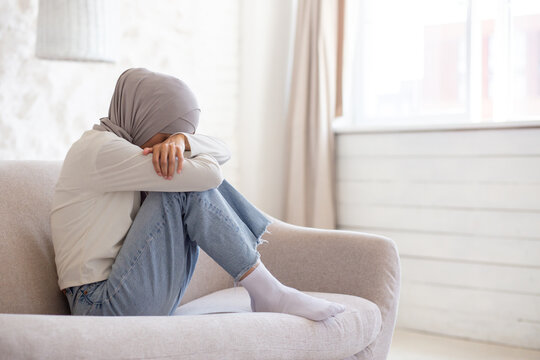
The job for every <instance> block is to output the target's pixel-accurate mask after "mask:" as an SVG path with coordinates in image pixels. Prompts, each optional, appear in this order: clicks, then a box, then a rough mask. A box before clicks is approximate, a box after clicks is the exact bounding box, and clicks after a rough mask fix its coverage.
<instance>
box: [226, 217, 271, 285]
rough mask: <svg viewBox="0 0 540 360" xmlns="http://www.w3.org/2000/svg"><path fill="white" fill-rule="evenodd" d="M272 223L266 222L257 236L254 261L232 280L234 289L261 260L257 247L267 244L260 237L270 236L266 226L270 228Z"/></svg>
mask: <svg viewBox="0 0 540 360" xmlns="http://www.w3.org/2000/svg"><path fill="white" fill-rule="evenodd" d="M272 223H273V221H270V220H267V223H266V225H265V226H264V229H263V231H261V233H260V235H259V236H257V241H256V242H255V254H256V259H255V261H254V262H253V263H252V264H250V265H247V266H246V267H244V268H243V269H242V270H241V271H240V273H239V274H238V275H237V276H236V277H235V278H234V279H233V286H234V287H237V286H238V285H239V284H240V278H241V277H242V276H243V275H244V274H245V273H246V272H247V271H248V270H249V269H251V268H252V267H253V266H255V264H256V263H257V262H258V261H259V259H260V258H261V254H260V253H259V251H257V247H258V246H259V245H260V244H263V243H268V240H265V239H263V238H262V236H263V235H264V234H266V233H268V234H271V232H270V231H268V226H270V225H271V224H272Z"/></svg>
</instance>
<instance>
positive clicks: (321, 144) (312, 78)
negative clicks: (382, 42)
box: [284, 0, 342, 229]
mask: <svg viewBox="0 0 540 360" xmlns="http://www.w3.org/2000/svg"><path fill="white" fill-rule="evenodd" d="M338 8H339V1H334V0H298V8H297V18H296V34H295V42H294V55H293V67H292V74H291V85H290V86H291V87H290V99H289V106H288V114H287V126H288V132H287V135H288V138H287V150H288V155H289V156H288V159H289V161H288V165H287V170H286V192H285V197H286V198H285V211H284V214H285V220H286V221H287V222H290V223H293V224H297V225H301V226H309V227H319V228H329V229H332V228H335V226H336V214H335V212H336V210H335V209H336V205H335V202H336V201H335V185H334V184H335V165H334V163H335V161H334V158H335V156H334V136H333V133H332V127H331V123H332V120H333V119H334V116H335V113H336V83H337V75H336V71H337V59H338V54H337V50H338V35H339V31H338V18H339V17H338V14H339V11H338ZM341 36H342V34H341ZM340 69H341V66H340Z"/></svg>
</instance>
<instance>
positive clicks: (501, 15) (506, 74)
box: [332, 0, 540, 132]
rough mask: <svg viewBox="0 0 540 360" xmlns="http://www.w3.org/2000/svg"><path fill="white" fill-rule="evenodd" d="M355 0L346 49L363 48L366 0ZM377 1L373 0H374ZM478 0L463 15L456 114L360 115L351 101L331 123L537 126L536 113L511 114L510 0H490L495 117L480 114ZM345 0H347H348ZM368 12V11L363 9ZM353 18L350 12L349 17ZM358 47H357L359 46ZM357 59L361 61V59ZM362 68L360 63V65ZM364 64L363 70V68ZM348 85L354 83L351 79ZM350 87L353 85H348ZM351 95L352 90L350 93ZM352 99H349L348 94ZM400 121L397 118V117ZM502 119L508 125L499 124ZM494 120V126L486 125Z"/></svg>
mask: <svg viewBox="0 0 540 360" xmlns="http://www.w3.org/2000/svg"><path fill="white" fill-rule="evenodd" d="M353 1H358V3H359V5H358V7H357V8H356V9H357V10H360V15H357V16H354V17H353V18H352V19H354V21H357V22H358V24H360V25H356V26H355V27H354V29H355V30H356V36H358V38H357V39H356V40H355V43H354V45H353V47H352V49H350V51H355V52H361V51H362V50H363V48H364V46H365V45H364V41H363V38H364V29H363V26H362V25H361V24H362V23H363V21H364V17H365V16H366V14H365V11H363V10H364V4H365V1H366V0H353ZM373 1H376V0H373ZM480 1H481V0H467V4H466V7H467V16H466V24H465V26H466V29H465V34H466V43H465V45H466V61H465V66H466V68H465V73H466V84H467V86H466V90H465V93H466V96H465V112H456V113H454V114H442V113H441V114H436V115H418V116H403V117H376V118H364V117H362V116H363V115H360V114H358V115H357V114H355V111H354V110H353V111H352V112H351V108H352V106H348V109H347V110H349V113H346V112H345V111H344V114H343V115H342V116H340V117H337V118H336V119H335V120H334V121H333V123H332V127H333V128H334V130H336V132H343V131H353V130H355V129H358V130H362V129H365V130H366V131H374V130H377V129H379V128H380V129H381V130H382V131H384V129H388V130H389V131H393V130H396V131H401V130H400V129H404V128H407V127H411V128H413V129H430V128H433V129H453V128H455V129H468V128H476V126H477V125H478V126H479V128H489V127H493V128H501V127H505V128H506V127H520V128H521V127H529V126H531V127H538V126H540V115H538V116H531V117H516V116H513V115H511V114H510V106H511V101H508V99H512V97H511V96H512V89H511V86H510V84H511V82H510V76H511V61H512V57H511V54H510V51H509V50H510V45H511V44H510V41H511V38H512V14H511V0H493V4H494V6H497V8H498V9H497V15H496V17H495V19H494V20H495V22H496V24H499V25H498V26H496V27H495V33H494V36H493V46H494V53H495V56H496V58H497V60H496V61H497V63H496V65H495V66H496V69H497V70H496V72H497V78H496V79H494V80H493V81H496V84H495V85H494V86H493V89H494V91H493V95H492V99H493V117H492V118H491V119H484V118H482V77H481V76H480V74H482V71H483V67H482V66H483V62H482V46H481V45H482V24H481V22H482V17H481V14H480V11H479V6H480V5H479V4H480ZM347 5H349V3H348V4H347ZM367 16H369V15H367ZM348 20H349V21H351V18H350V17H349V18H348ZM358 47H359V48H360V50H359V49H358ZM359 64H360V65H359ZM354 65H356V66H361V67H362V68H363V64H362V63H361V62H360V61H356V62H355V64H354ZM344 69H345V71H347V70H349V71H352V64H350V65H349V67H347V66H344ZM363 70H364V69H363ZM363 70H362V71H363ZM362 71H357V72H353V76H352V77H354V76H355V75H357V76H358V78H357V79H354V78H353V79H352V80H351V81H352V82H355V81H356V82H357V83H356V86H359V88H360V91H356V92H355V94H359V96H358V98H359V100H355V102H358V101H360V105H355V107H356V108H359V107H361V101H362V96H361V95H362V92H363V82H362V79H361V78H362ZM351 86H352V85H351ZM349 91H352V90H349ZM349 96H351V95H350V94H349ZM351 101H352V99H351ZM397 121H399V123H398V122H397ZM501 123H504V124H507V123H509V125H508V126H506V125H504V126H500V124H501ZM490 125H493V126H490Z"/></svg>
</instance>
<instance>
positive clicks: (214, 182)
mask: <svg viewBox="0 0 540 360" xmlns="http://www.w3.org/2000/svg"><path fill="white" fill-rule="evenodd" d="M223 179H224V177H223V172H222V171H221V166H219V164H215V165H214V166H212V171H211V172H210V174H209V176H208V183H209V185H210V188H211V189H214V188H217V187H218V186H219V185H221V183H222V182H223Z"/></svg>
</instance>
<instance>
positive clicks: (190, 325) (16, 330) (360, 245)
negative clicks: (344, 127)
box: [0, 160, 401, 359]
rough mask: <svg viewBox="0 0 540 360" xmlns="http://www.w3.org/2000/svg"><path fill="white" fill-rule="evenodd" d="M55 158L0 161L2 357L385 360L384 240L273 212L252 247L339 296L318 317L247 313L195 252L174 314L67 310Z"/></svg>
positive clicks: (391, 246) (396, 268) (240, 293)
mask: <svg viewBox="0 0 540 360" xmlns="http://www.w3.org/2000/svg"><path fill="white" fill-rule="evenodd" d="M61 166H62V162H61V161H29V160H26V161H19V160H18V161H9V160H8V161H6V160H2V161H0V188H1V190H2V201H1V202H0V244H1V250H0V274H2V281H1V283H0V353H2V354H3V355H2V356H7V358H10V359H32V358H35V359H38V358H39V359H41V358H55V359H64V358H65V359H67V358H128V359H131V358H133V359H134V358H163V359H177V358H181V359H218V358H219V359H345V358H348V359H349V358H350V359H386V357H387V355H388V351H389V348H390V343H391V339H392V334H393V331H394V327H395V322H396V316H397V306H398V301H399V291H400V280H401V275H400V262H399V255H398V250H397V247H396V245H395V243H394V242H393V241H392V240H391V239H388V238H385V237H381V236H377V235H372V234H366V233H359V232H352V231H338V230H321V229H313V228H305V227H299V226H294V225H290V224H287V223H284V222H282V221H279V220H277V219H273V218H272V220H273V221H274V223H273V224H271V226H270V227H269V228H268V230H269V232H270V234H269V235H266V236H265V239H266V240H267V241H268V243H266V244H261V245H260V246H259V247H258V250H259V251H260V253H261V258H262V260H263V262H264V263H265V266H266V267H267V268H268V269H269V270H270V271H271V272H272V273H273V274H274V275H275V276H276V277H277V278H278V279H279V280H280V281H281V282H283V283H284V284H285V285H287V286H292V287H295V288H298V289H299V290H302V291H305V292H307V293H308V294H311V295H314V296H319V297H322V298H326V299H328V300H331V301H336V302H341V303H343V304H344V305H346V310H345V312H343V313H341V314H338V315H337V316H335V317H331V318H329V319H327V320H324V321H321V322H314V321H310V320H307V319H304V318H301V317H297V316H293V315H288V314H278V313H252V312H251V311H250V308H249V296H248V294H247V292H246V291H245V289H243V288H241V287H233V281H232V278H231V277H230V276H229V275H228V274H227V273H226V272H225V271H224V270H223V269H221V267H219V266H218V265H217V264H216V263H215V262H214V261H213V260H212V259H211V258H210V257H209V256H208V255H206V254H205V253H204V252H203V251H201V253H200V256H199V261H198V263H197V267H196V270H195V273H194V275H193V278H192V280H191V282H190V284H189V286H188V288H187V291H186V293H185V295H184V297H183V299H182V302H181V306H180V307H179V308H178V309H177V311H176V313H175V316H170V317H146V316H142V317H122V318H113V317H79V316H71V315H69V308H68V305H67V302H66V300H65V297H64V295H63V294H62V292H60V290H59V288H58V285H57V280H58V279H57V274H56V267H55V261H54V251H53V247H52V243H51V239H50V225H49V212H50V208H51V200H52V195H53V191H54V185H55V184H56V180H57V179H58V175H59V173H60V169H61Z"/></svg>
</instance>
